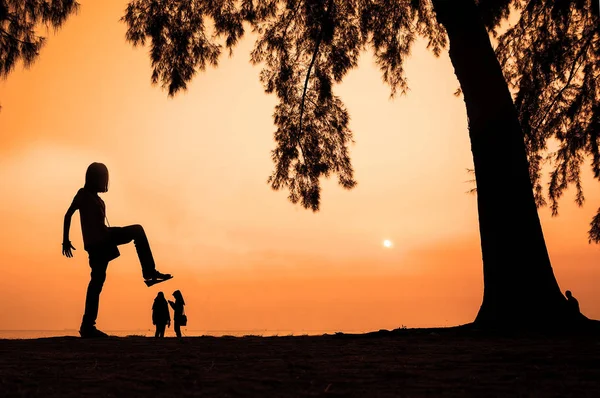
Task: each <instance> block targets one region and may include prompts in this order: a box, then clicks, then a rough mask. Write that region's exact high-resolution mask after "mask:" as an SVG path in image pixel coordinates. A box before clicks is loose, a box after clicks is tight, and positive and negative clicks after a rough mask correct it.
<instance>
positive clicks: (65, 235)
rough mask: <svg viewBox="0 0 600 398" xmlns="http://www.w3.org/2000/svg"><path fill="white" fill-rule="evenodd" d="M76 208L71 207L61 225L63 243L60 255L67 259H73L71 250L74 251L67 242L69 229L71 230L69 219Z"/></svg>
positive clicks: (68, 241) (69, 242)
mask: <svg viewBox="0 0 600 398" xmlns="http://www.w3.org/2000/svg"><path fill="white" fill-rule="evenodd" d="M75 210H77V207H76V206H74V205H71V206H70V207H69V209H68V210H67V213H66V214H65V222H64V225H63V243H62V254H63V256H67V257H68V258H71V257H73V252H72V251H71V250H75V248H74V247H73V245H72V244H71V241H70V240H69V229H71V217H73V213H75Z"/></svg>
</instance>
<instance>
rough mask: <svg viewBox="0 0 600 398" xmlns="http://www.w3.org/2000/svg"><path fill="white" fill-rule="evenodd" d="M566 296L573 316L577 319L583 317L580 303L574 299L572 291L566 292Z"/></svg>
mask: <svg viewBox="0 0 600 398" xmlns="http://www.w3.org/2000/svg"><path fill="white" fill-rule="evenodd" d="M565 296H567V305H568V307H569V313H570V314H571V316H572V317H574V318H576V317H578V316H579V315H581V311H580V310H579V301H577V299H576V298H575V297H573V295H572V294H571V291H570V290H567V291H566V292H565Z"/></svg>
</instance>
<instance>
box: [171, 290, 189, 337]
mask: <svg viewBox="0 0 600 398" xmlns="http://www.w3.org/2000/svg"><path fill="white" fill-rule="evenodd" d="M173 297H175V302H172V301H171V300H169V305H170V306H171V308H173V321H174V322H175V325H174V326H173V329H175V334H176V335H177V337H181V326H186V325H187V315H185V310H184V308H183V307H184V306H185V301H184V300H183V296H182V295H181V292H180V291H179V290H175V291H174V292H173Z"/></svg>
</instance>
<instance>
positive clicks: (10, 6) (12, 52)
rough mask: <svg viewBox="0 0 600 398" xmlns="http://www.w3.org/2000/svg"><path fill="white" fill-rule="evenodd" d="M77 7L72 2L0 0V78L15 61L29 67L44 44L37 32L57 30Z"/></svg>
mask: <svg viewBox="0 0 600 398" xmlns="http://www.w3.org/2000/svg"><path fill="white" fill-rule="evenodd" d="M78 7H79V4H78V3H77V2H76V1H74V0H47V1H42V0H0V77H2V78H6V77H7V76H8V74H9V73H10V72H11V71H12V70H13V69H14V67H15V65H16V64H17V62H19V61H23V64H24V65H25V67H29V66H31V64H32V63H33V62H34V61H35V59H36V58H37V56H38V55H39V53H40V49H41V48H42V46H43V45H44V41H45V38H44V37H43V36H41V35H39V34H38V33H37V29H38V28H40V27H41V26H44V25H45V26H46V27H53V28H54V29H58V28H60V27H61V26H62V24H63V23H64V22H65V21H66V19H67V18H68V17H69V16H70V15H71V14H74V13H75V12H76V11H77V9H78Z"/></svg>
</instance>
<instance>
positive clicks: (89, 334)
mask: <svg viewBox="0 0 600 398" xmlns="http://www.w3.org/2000/svg"><path fill="white" fill-rule="evenodd" d="M79 335H80V336H81V337H82V338H84V339H95V338H102V337H108V335H107V334H106V333H104V332H103V331H100V330H98V329H96V327H95V326H92V327H82V328H81V329H80V330H79Z"/></svg>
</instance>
